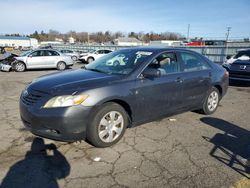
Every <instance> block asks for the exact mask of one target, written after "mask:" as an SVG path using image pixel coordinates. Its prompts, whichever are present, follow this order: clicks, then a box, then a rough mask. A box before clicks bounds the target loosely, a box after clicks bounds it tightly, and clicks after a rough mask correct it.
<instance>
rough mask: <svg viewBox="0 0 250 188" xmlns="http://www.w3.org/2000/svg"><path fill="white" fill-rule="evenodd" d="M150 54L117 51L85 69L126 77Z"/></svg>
mask: <svg viewBox="0 0 250 188" xmlns="http://www.w3.org/2000/svg"><path fill="white" fill-rule="evenodd" d="M152 54H153V52H150V51H140V50H132V49H127V50H118V51H115V52H112V53H109V54H107V55H105V56H103V57H101V58H99V59H97V60H96V61H94V62H93V63H90V64H88V65H86V67H85V68H86V69H87V70H91V71H96V72H103V73H107V74H121V75H127V74H129V73H131V72H132V71H133V70H134V69H135V67H136V66H137V65H138V64H140V63H142V62H144V61H145V60H146V59H147V58H149V56H151V55H152Z"/></svg>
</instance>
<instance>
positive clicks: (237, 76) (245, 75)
mask: <svg viewBox="0 0 250 188" xmlns="http://www.w3.org/2000/svg"><path fill="white" fill-rule="evenodd" d="M223 67H224V68H225V69H226V70H227V71H228V73H229V80H232V81H233V80H235V81H247V82H250V72H249V71H248V72H247V71H235V70H231V69H230V68H229V67H228V66H225V65H224V66H223Z"/></svg>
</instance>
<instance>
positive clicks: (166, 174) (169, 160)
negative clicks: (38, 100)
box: [0, 64, 250, 188]
mask: <svg viewBox="0 0 250 188" xmlns="http://www.w3.org/2000/svg"><path fill="white" fill-rule="evenodd" d="M79 67H80V65H79V64H76V65H75V66H74V67H73V68H74V69H75V68H79ZM55 71H56V70H39V71H37V70H36V71H27V72H24V73H16V72H10V73H5V72H0V96H1V98H0V119H1V121H0V143H1V144H0V183H2V184H1V186H0V187H65V188H68V187H74V188H78V187H178V188H179V187H185V188H187V187H213V188H214V187H231V186H235V187H240V186H241V187H250V182H249V178H250V174H249V173H250V164H249V163H250V161H248V160H247V159H249V158H250V132H249V131H250V123H249V122H250V116H249V112H250V105H249V104H250V103H249V102H250V95H249V93H250V87H249V86H243V85H234V86H230V88H229V90H228V93H227V95H226V96H225V98H224V99H223V100H222V101H221V105H220V107H219V108H218V111H217V112H216V113H215V114H214V115H211V116H204V115H201V114H197V113H194V112H187V113H183V114H180V115H176V116H172V117H170V118H171V119H170V118H165V119H161V120H159V121H154V122H151V123H147V124H143V125H141V126H138V127H135V128H130V129H127V130H126V133H125V135H124V138H123V139H122V140H121V141H120V142H119V143H118V144H116V145H115V146H113V147H110V148H105V149H98V148H94V147H93V146H91V145H89V144H88V143H86V142H81V143H80V142H78V143H72V144H68V143H63V142H54V141H51V140H47V139H39V138H37V137H35V136H33V135H32V134H31V133H29V132H27V131H26V130H25V129H23V125H22V123H21V121H20V117H19V109H18V101H19V95H20V92H21V90H22V89H23V88H24V87H25V85H26V84H28V83H29V82H31V80H32V79H34V78H36V77H38V76H41V75H44V74H48V73H51V72H55ZM173 120H175V121H173Z"/></svg>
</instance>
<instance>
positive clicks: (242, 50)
mask: <svg viewBox="0 0 250 188" xmlns="http://www.w3.org/2000/svg"><path fill="white" fill-rule="evenodd" d="M244 51H250V48H245V49H240V50H238V52H244Z"/></svg>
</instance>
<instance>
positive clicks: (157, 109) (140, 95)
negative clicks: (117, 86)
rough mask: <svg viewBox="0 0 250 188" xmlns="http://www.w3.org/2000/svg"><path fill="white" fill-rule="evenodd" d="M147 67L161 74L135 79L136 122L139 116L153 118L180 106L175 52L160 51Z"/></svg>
mask: <svg viewBox="0 0 250 188" xmlns="http://www.w3.org/2000/svg"><path fill="white" fill-rule="evenodd" d="M148 68H155V69H158V70H159V71H160V72H161V76H160V77H155V78H142V77H141V78H138V79H137V81H136V100H137V102H136V104H137V107H136V114H137V117H138V118H137V119H136V120H135V121H138V122H140V118H141V119H144V120H145V119H153V118H156V117H159V116H161V115H166V114H171V113H174V112H175V111H178V110H179V108H181V106H182V76H181V72H180V62H178V61H177V57H176V54H175V53H174V52H165V53H162V54H160V55H159V56H157V57H156V58H155V59H154V60H153V61H152V62H151V63H150V64H149V65H148ZM142 74H143V73H142Z"/></svg>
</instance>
